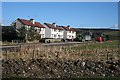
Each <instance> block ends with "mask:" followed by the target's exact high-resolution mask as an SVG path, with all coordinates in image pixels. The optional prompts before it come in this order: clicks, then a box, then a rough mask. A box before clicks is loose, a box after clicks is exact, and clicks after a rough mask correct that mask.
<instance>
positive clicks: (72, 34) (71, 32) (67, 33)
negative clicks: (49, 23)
mask: <svg viewBox="0 0 120 80" xmlns="http://www.w3.org/2000/svg"><path fill="white" fill-rule="evenodd" d="M63 28H64V39H65V40H66V39H67V40H73V39H75V38H76V31H75V29H74V28H70V26H63Z"/></svg>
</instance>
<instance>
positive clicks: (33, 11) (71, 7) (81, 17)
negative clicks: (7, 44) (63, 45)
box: [2, 2, 118, 28]
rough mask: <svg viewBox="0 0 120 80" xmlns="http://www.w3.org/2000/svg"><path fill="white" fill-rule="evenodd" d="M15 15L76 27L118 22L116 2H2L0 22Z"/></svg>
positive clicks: (6, 21) (105, 25) (114, 24)
mask: <svg viewBox="0 0 120 80" xmlns="http://www.w3.org/2000/svg"><path fill="white" fill-rule="evenodd" d="M17 18H23V19H30V18H34V19H35V21H37V22H40V23H42V24H43V23H44V22H48V23H53V22H55V23H56V24H57V25H63V26H67V25H70V26H71V27H75V28H113V27H116V26H117V24H118V3H117V2H2V24H3V25H10V24H11V23H12V22H13V21H14V20H16V19H17Z"/></svg>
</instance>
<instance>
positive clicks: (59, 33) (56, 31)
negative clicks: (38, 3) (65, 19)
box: [44, 23, 64, 39]
mask: <svg viewBox="0 0 120 80" xmlns="http://www.w3.org/2000/svg"><path fill="white" fill-rule="evenodd" d="M44 26H45V27H46V28H45V38H53V39H63V36H64V35H63V33H64V29H63V28H62V27H59V26H57V25H55V23H53V24H49V23H44Z"/></svg>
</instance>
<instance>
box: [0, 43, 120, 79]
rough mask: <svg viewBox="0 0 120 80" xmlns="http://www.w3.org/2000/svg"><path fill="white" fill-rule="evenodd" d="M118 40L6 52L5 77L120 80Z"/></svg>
mask: <svg viewBox="0 0 120 80" xmlns="http://www.w3.org/2000/svg"><path fill="white" fill-rule="evenodd" d="M118 48H119V45H118V41H112V42H103V43H83V44H75V45H68V46H67V45H66V46H51V47H50V46H49V47H45V46H44V47H43V46H40V45H39V46H38V45H37V46H35V45H31V46H22V47H21V49H20V51H17V50H16V52H9V51H4V52H3V55H2V57H3V60H2V63H3V64H2V66H3V67H2V68H3V69H2V72H3V73H2V74H3V75H2V76H3V77H4V78H8V77H25V78H26V77H27V78H28V77H30V78H79V77H119V75H120V55H119V52H118Z"/></svg>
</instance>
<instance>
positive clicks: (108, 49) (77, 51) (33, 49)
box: [3, 41, 120, 60]
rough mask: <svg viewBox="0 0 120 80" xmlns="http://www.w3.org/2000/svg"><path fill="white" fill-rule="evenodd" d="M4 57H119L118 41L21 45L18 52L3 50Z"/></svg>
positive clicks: (49, 58) (90, 58) (50, 58)
mask: <svg viewBox="0 0 120 80" xmlns="http://www.w3.org/2000/svg"><path fill="white" fill-rule="evenodd" d="M3 58H4V59H20V58H23V59H31V58H35V59H47V60H55V59H61V60H86V59H89V60H108V59H109V58H112V59H116V60H117V59H120V55H119V54H118V41H112V42H102V43H99V42H96V43H82V44H75V45H66V46H51V47H50V46H49V47H43V46H41V45H39V46H35V45H31V46H22V47H21V49H20V51H18V52H9V51H7V52H3Z"/></svg>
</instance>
